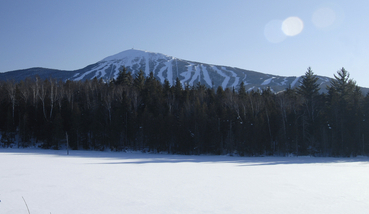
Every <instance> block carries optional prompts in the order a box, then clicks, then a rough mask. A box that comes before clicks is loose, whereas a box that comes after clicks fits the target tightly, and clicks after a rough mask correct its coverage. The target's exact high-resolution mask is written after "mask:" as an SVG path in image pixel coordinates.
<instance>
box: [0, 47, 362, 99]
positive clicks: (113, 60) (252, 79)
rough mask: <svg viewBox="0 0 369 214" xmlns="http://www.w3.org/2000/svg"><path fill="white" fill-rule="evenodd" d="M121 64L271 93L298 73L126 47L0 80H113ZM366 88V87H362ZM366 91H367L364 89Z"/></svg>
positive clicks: (294, 82)
mask: <svg viewBox="0 0 369 214" xmlns="http://www.w3.org/2000/svg"><path fill="white" fill-rule="evenodd" d="M122 66H124V67H126V68H127V70H128V72H131V73H132V75H135V74H136V73H137V72H138V71H140V70H142V71H144V73H145V74H146V75H147V76H148V75H149V74H150V72H153V74H154V76H155V77H156V78H157V79H158V80H160V81H161V82H162V83H163V82H164V80H168V81H169V83H170V84H171V85H173V84H174V83H175V80H176V79H177V78H179V80H180V81H181V83H182V84H183V85H190V86H192V85H196V84H198V83H200V84H203V85H205V86H207V87H214V88H217V87H219V86H222V87H223V88H238V87H239V85H240V84H241V82H243V83H244V85H245V88H246V90H248V91H250V90H263V89H265V88H267V87H269V88H270V89H271V90H272V91H273V92H279V91H282V90H285V89H286V88H288V87H289V86H290V87H292V88H294V87H296V86H298V85H299V80H300V78H301V76H289V77H288V76H287V77H285V76H278V75H272V74H264V73H261V72H257V71H251V70H246V69H241V68H237V67H231V66H224V65H213V64H206V63H201V62H194V61H189V60H183V59H179V58H176V57H173V56H168V55H165V54H161V53H155V52H149V51H142V50H136V49H129V50H125V51H122V52H119V53H117V54H114V55H111V56H108V57H105V58H103V59H102V60H100V61H98V62H96V63H93V64H90V65H87V66H86V67H84V68H81V69H77V70H72V71H66V70H58V69H50V68H39V67H35V68H28V69H21V70H15V71H9V72H5V73H0V80H4V81H6V80H10V79H13V80H15V81H20V80H24V79H25V78H27V77H32V76H35V75H38V76H40V78H43V79H45V78H50V77H51V78H56V79H60V80H63V81H66V80H72V81H80V80H87V79H93V78H98V79H100V78H102V79H104V80H105V81H109V80H111V79H113V78H114V79H115V78H116V77H117V76H118V74H119V69H120V68H121V67H122ZM317 77H318V78H319V80H318V84H319V85H320V86H321V91H322V92H325V91H326V86H327V85H328V84H329V82H330V80H331V78H329V77H324V76H317ZM362 89H363V90H365V88H362ZM365 91H366V90H365Z"/></svg>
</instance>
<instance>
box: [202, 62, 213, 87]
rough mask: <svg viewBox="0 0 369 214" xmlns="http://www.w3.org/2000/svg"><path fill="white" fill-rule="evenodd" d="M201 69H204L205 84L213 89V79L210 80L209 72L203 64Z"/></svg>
mask: <svg viewBox="0 0 369 214" xmlns="http://www.w3.org/2000/svg"><path fill="white" fill-rule="evenodd" d="M201 68H202V74H203V75H204V80H205V82H206V83H207V84H208V85H209V86H210V87H211V86H212V84H211V79H210V76H209V72H208V70H207V69H206V67H205V66H204V65H203V64H201Z"/></svg>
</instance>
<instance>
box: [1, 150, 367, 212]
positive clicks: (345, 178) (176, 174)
mask: <svg viewBox="0 0 369 214" xmlns="http://www.w3.org/2000/svg"><path fill="white" fill-rule="evenodd" d="M70 153H71V154H70V155H69V156H67V155H66V151H61V150H59V151H54V150H40V149H3V148H2V149H0V163H1V164H0V173H1V176H0V200H1V202H0V213H1V214H21V213H24V214H26V213H28V212H27V208H26V205H25V203H24V202H23V199H22V197H24V199H25V200H26V202H27V205H28V207H29V209H30V213H31V214H48V213H52V214H65V213H70V214H73V213H76V214H101V213H109V214H121V213H124V214H129V213H151V214H158V213H168V214H169V213H191V214H193V213H248V214H253V213H255V214H256V213H257V214H263V213H265V214H267V213H268V214H270V213H274V214H282V213H283V214H286V213H287V214H288V213H291V214H292V213H294V214H295V213H299V214H304V213H325V214H327V213H334V214H347V213H355V214H360V213H363V214H364V213H368V210H369V182H368V181H369V164H368V163H369V159H368V158H366V157H362V158H353V159H351V158H310V157H230V156H182V155H168V154H143V153H140V152H131V153H125V152H95V151H71V152H70Z"/></svg>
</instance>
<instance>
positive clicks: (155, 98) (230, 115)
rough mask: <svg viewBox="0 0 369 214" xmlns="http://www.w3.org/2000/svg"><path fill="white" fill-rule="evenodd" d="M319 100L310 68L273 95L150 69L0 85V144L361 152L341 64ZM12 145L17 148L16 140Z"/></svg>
mask: <svg viewBox="0 0 369 214" xmlns="http://www.w3.org/2000/svg"><path fill="white" fill-rule="evenodd" d="M334 77H335V78H334V79H333V80H332V81H331V83H330V86H329V87H328V88H327V89H328V92H327V93H326V94H324V93H319V85H318V84H317V77H316V76H315V75H314V73H313V71H312V70H311V69H310V68H308V70H307V72H306V73H305V75H304V76H303V77H302V79H301V85H300V86H299V87H297V88H287V89H286V90H285V91H284V92H280V93H277V94H275V93H272V92H271V90H270V89H268V88H267V89H265V90H263V91H249V92H247V91H246V90H245V86H244V84H243V83H242V84H241V85H240V87H239V88H238V89H230V88H226V89H223V88H222V87H218V88H216V89H214V88H206V87H205V86H204V85H201V84H197V85H195V86H183V85H182V84H181V82H180V80H179V79H177V80H176V82H175V84H174V85H173V86H171V85H170V84H169V82H168V81H165V82H164V84H162V83H160V82H159V81H158V80H157V79H156V78H155V77H154V75H153V73H151V74H150V75H149V76H147V77H146V76H145V74H144V72H142V71H140V72H139V73H138V74H136V75H135V76H134V77H133V76H132V75H131V73H130V72H127V70H126V69H125V68H122V69H121V71H120V73H119V76H118V78H117V79H115V80H112V81H110V82H108V83H107V82H104V81H103V80H101V79H96V78H95V79H93V80H86V81H84V82H82V81H77V82H74V81H66V82H62V81H57V80H55V79H46V80H42V79H40V78H38V77H35V78H28V79H26V80H25V81H21V82H17V83H15V82H12V81H7V82H0V131H1V135H0V136H1V144H2V146H3V147H8V146H10V145H13V146H14V145H15V146H18V147H27V146H31V145H41V146H42V147H43V148H53V149H59V148H61V145H65V143H66V133H67V134H68V140H69V145H70V147H71V148H72V149H88V150H106V149H111V150H114V151H122V150H126V149H133V150H145V151H152V152H161V151H165V152H169V153H178V154H237V155H241V156H244V155H245V156H258V155H290V154H294V155H314V156H357V155H366V154H367V153H368V151H369V146H368V140H369V124H368V123H369V121H368V120H367V116H368V115H369V96H368V95H366V96H364V95H362V94H361V91H360V88H359V87H358V86H357V85H356V83H355V82H354V81H353V80H351V79H349V73H348V72H347V71H346V70H345V69H344V68H342V69H341V70H339V71H338V72H337V74H336V75H335V76H334ZM15 142H16V143H15Z"/></svg>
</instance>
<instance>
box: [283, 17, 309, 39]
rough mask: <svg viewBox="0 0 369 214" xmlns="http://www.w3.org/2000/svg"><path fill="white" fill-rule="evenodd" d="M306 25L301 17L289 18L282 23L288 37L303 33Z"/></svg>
mask: <svg viewBox="0 0 369 214" xmlns="http://www.w3.org/2000/svg"><path fill="white" fill-rule="evenodd" d="M303 28H304V23H303V22H302V20H301V19H300V18H299V17H289V18H287V19H285V20H284V21H283V23H282V31H283V33H284V34H286V35H287V36H296V35H298V34H300V33H301V31H302V29H303Z"/></svg>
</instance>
